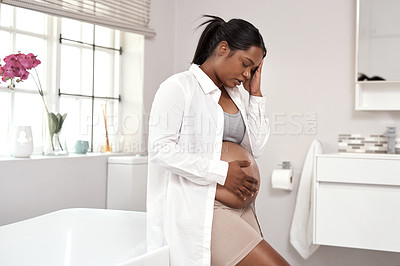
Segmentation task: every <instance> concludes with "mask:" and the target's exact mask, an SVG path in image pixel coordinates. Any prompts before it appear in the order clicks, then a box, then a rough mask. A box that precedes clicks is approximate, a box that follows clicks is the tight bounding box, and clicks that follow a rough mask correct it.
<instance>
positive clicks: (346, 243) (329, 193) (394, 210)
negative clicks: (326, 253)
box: [314, 182, 400, 252]
mask: <svg viewBox="0 0 400 266" xmlns="http://www.w3.org/2000/svg"><path fill="white" fill-rule="evenodd" d="M399 209H400V187H398V186H380V185H363V184H345V183H330V182H320V183H318V184H317V191H316V203H315V213H314V215H315V224H314V243H316V244H320V245H331V246H340V247H351V248H364V249H372V250H383V251H393V252H400V241H399V239H400V230H399V224H400V214H399Z"/></svg>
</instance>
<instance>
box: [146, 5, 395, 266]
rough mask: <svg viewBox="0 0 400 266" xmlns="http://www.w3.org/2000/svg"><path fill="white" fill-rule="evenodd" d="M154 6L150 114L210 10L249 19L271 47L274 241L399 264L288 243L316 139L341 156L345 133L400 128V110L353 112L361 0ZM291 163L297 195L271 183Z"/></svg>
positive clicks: (387, 257)
mask: <svg viewBox="0 0 400 266" xmlns="http://www.w3.org/2000/svg"><path fill="white" fill-rule="evenodd" d="M151 12H152V13H151V26H152V27H153V28H154V29H155V30H156V32H157V36H156V37H155V38H153V39H151V40H146V45H145V53H146V55H145V82H144V89H145V97H144V99H145V108H146V112H149V110H150V106H151V102H152V99H153V96H154V93H155V91H156V90H157V88H158V85H159V84H160V83H161V82H162V81H163V80H164V79H165V78H166V77H167V76H169V75H171V74H173V73H175V72H177V71H183V70H186V69H187V68H188V67H189V64H190V62H191V60H192V56H193V54H194V50H195V47H196V43H197V39H198V37H199V34H200V32H201V31H198V32H195V33H193V29H194V28H195V27H196V26H197V25H198V24H199V21H196V20H197V19H198V18H199V17H200V16H201V15H202V14H213V15H218V16H221V17H222V18H224V19H226V20H228V19H230V18H234V17H239V18H243V19H246V20H249V21H250V22H252V23H253V24H254V25H256V26H257V27H258V28H259V30H260V31H261V33H262V35H263V36H264V41H265V43H266V45H267V48H268V50H269V52H268V56H267V60H266V62H265V64H264V69H263V82H262V90H263V92H264V94H265V95H266V96H267V97H268V104H267V113H268V114H269V117H270V119H271V125H272V132H271V133H272V135H271V137H270V140H269V143H268V145H267V148H266V151H265V153H264V155H263V156H261V157H260V158H259V159H258V160H257V162H258V164H259V168H260V171H261V176H263V179H262V184H261V190H260V193H259V196H258V198H257V202H256V205H257V210H258V217H259V220H260V223H261V226H262V229H263V232H264V235H265V238H266V240H267V241H268V242H270V243H271V244H272V245H273V246H274V247H275V248H276V249H277V250H278V251H279V252H280V253H281V254H282V255H283V256H284V257H285V258H287V260H288V261H289V262H290V263H291V264H292V265H304V266H317V265H324V266H330V265H332V266H333V265H365V266H368V265H371V266H372V265H374V266H375V265H396V264H398V263H399V261H400V254H396V253H389V252H377V251H367V250H358V249H346V248H336V247H320V248H319V249H318V250H317V251H316V253H315V254H314V255H313V256H312V257H311V258H309V259H308V260H307V261H304V260H303V259H302V258H301V257H300V256H299V255H298V254H297V252H296V251H295V250H294V249H293V248H292V247H291V245H290V244H289V228H290V224H291V220H292V215H293V210H294V206H295V201H296V191H297V185H298V181H299V178H300V174H301V169H302V164H303V162H304V159H305V155H306V153H307V149H308V147H309V145H310V143H311V141H312V140H313V139H319V140H321V142H322V143H323V150H324V152H325V153H327V152H336V150H337V148H336V145H337V137H338V134H340V133H382V132H383V131H384V130H385V127H386V126H387V125H395V126H396V124H400V123H399V122H400V115H399V113H398V112H365V111H364V112H361V111H358V112H356V111H354V102H355V100H354V76H355V70H354V58H355V47H354V43H355V23H356V15H355V14H356V1H348V0H337V1H332V0H323V1H312V0H303V1H296V0H284V1H274V0H252V1H245V2H243V1H229V0H220V1H213V0H202V1H196V0H171V1H163V0H153V1H152V10H151ZM310 114H311V115H312V114H316V118H315V119H313V118H312V116H311V118H310ZM293 119H294V120H293ZM313 123H315V126H314V125H313ZM282 161H291V162H292V164H293V166H294V171H295V173H294V179H295V182H296V184H295V188H294V191H293V192H291V193H286V192H283V191H273V190H272V189H271V188H270V174H271V172H272V170H273V169H274V168H276V167H277V165H278V164H280V163H281V162H282Z"/></svg>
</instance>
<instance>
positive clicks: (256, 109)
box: [249, 95, 267, 115]
mask: <svg viewBox="0 0 400 266" xmlns="http://www.w3.org/2000/svg"><path fill="white" fill-rule="evenodd" d="M266 102H267V98H266V97H265V96H262V97H260V96H253V95H250V103H249V111H250V112H251V113H256V114H258V115H264V114H265V103H266Z"/></svg>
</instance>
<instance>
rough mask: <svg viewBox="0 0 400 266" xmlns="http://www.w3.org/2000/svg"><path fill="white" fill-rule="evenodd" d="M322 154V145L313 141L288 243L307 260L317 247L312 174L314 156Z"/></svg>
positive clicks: (298, 194)
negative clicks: (315, 242)
mask: <svg viewBox="0 0 400 266" xmlns="http://www.w3.org/2000/svg"><path fill="white" fill-rule="evenodd" d="M321 153H322V145H321V143H320V142H319V141H318V140H314V141H313V142H312V143H311V145H310V148H309V149H308V152H307V156H306V159H305V161H304V165H303V171H302V173H301V179H300V183H299V188H298V191H297V199H296V207H295V209H294V214H293V220H292V226H291V228H290V243H291V244H292V246H293V247H294V248H295V249H296V250H297V252H298V253H299V254H300V255H301V256H302V257H303V259H307V258H308V257H309V256H311V254H313V253H314V251H315V250H317V248H318V247H319V246H318V245H314V244H313V243H312V241H313V208H314V202H313V174H314V164H315V155H317V154H321Z"/></svg>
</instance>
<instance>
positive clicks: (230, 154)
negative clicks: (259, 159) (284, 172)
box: [215, 142, 260, 208]
mask: <svg viewBox="0 0 400 266" xmlns="http://www.w3.org/2000/svg"><path fill="white" fill-rule="evenodd" d="M221 160H223V161H227V162H230V165H231V163H234V161H237V160H241V161H250V162H251V163H250V165H249V166H247V167H241V168H240V170H242V171H243V172H244V173H245V174H246V175H247V176H250V177H252V179H250V180H253V179H254V180H256V182H253V183H251V182H250V185H249V184H247V186H249V187H247V189H248V191H251V193H249V194H250V195H246V197H245V198H244V197H241V196H239V195H238V193H237V191H234V189H232V188H230V187H229V186H227V185H226V184H227V183H226V181H225V185H224V186H221V185H217V191H216V193H215V199H216V200H218V201H220V202H222V203H223V204H225V205H226V206H229V207H231V208H243V207H245V206H247V205H249V204H250V203H252V202H253V201H254V200H255V198H256V196H257V193H258V189H259V186H260V185H259V180H260V173H259V171H258V167H257V163H256V161H255V160H254V157H253V156H252V155H251V154H250V153H249V152H248V151H247V150H246V149H245V148H243V147H242V146H240V145H239V144H236V143H233V142H223V143H222V152H221ZM229 174H230V173H229V170H228V176H227V180H228V179H229ZM251 194H252V195H251Z"/></svg>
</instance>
